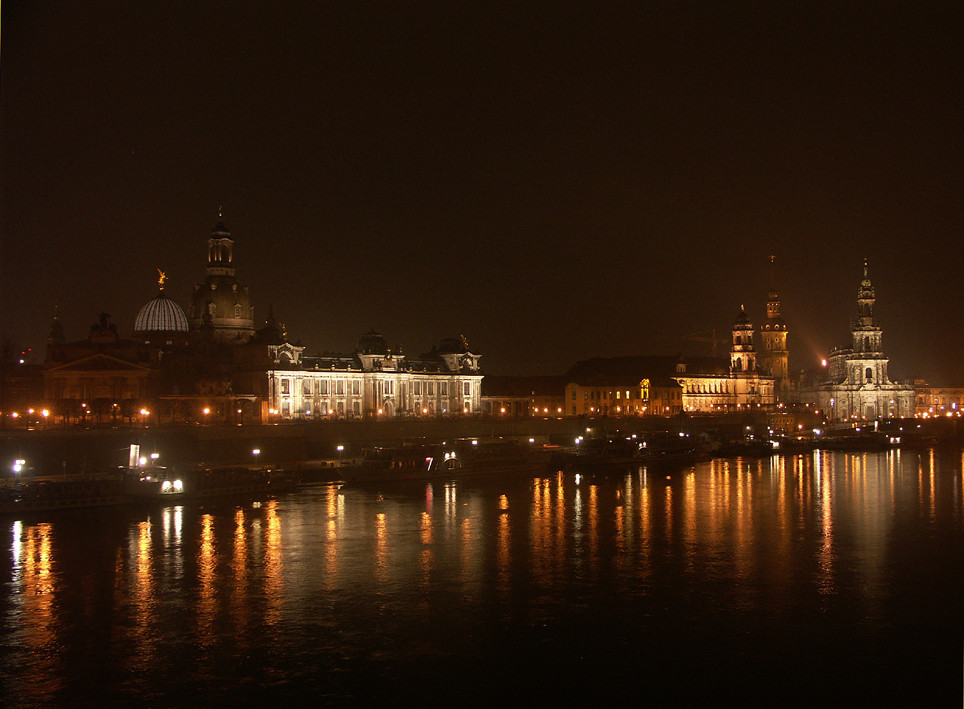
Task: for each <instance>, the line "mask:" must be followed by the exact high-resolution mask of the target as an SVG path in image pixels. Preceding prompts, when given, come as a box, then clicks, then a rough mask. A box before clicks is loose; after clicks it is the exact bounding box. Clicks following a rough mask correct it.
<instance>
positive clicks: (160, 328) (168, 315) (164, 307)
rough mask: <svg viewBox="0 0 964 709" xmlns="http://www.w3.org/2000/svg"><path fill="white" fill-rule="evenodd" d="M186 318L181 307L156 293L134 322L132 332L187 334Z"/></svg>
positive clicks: (162, 294)
mask: <svg viewBox="0 0 964 709" xmlns="http://www.w3.org/2000/svg"><path fill="white" fill-rule="evenodd" d="M187 329H188V327H187V316H186V315H185V314H184V311H183V310H182V309H181V306H180V305H178V304H177V303H175V302H174V301H173V300H171V299H170V298H168V297H167V296H166V295H164V293H163V292H162V293H158V294H157V296H156V297H155V298H152V299H151V300H149V301H147V303H146V304H145V305H144V307H143V308H141V311H140V312H139V313H138V314H137V318H136V319H135V320H134V332H137V333H141V332H187Z"/></svg>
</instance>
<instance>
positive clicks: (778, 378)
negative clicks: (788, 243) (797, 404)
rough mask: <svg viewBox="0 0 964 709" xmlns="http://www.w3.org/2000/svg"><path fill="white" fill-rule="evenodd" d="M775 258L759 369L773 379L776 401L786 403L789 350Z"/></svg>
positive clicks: (772, 265)
mask: <svg viewBox="0 0 964 709" xmlns="http://www.w3.org/2000/svg"><path fill="white" fill-rule="evenodd" d="M775 260H776V257H775V256H770V292H769V293H768V294H767V317H766V320H764V321H763V324H762V325H761V327H760V341H761V345H762V346H761V347H760V354H759V360H760V369H761V370H762V371H763V372H764V373H765V374H769V375H770V376H771V377H773V386H774V392H775V394H776V399H777V401H786V400H787V398H788V397H789V394H790V369H789V350H788V349H787V324H786V321H784V319H783V317H782V316H781V315H780V292H779V291H778V290H777V288H776V280H775V276H774V272H773V271H774V262H775Z"/></svg>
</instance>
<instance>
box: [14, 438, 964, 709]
mask: <svg viewBox="0 0 964 709" xmlns="http://www.w3.org/2000/svg"><path fill="white" fill-rule="evenodd" d="M0 533H2V539H3V542H2V544H0V549H2V561H0V582H2V592H0V594H2V595H0V613H2V616H0V622H2V625H0V630H2V641H0V683H2V687H0V690H2V692H0V697H2V698H0V703H5V704H7V705H11V706H29V705H47V704H68V703H70V704H73V703H86V704H107V705H118V704H120V705H126V704H135V703H147V704H150V705H154V706H168V705H180V706H194V705H223V704H256V705H266V704H267V703H269V702H272V701H283V702H289V701H292V700H297V701H299V702H309V701H310V702H311V703H313V704H326V703H338V704H349V703H356V704H357V703H362V704H369V703H373V702H376V701H378V702H392V703H397V704H399V705H401V706H410V705H436V706H437V705H443V706H450V705H456V704H470V705H482V704H485V705H498V704H506V705H507V706H511V705H512V704H513V703H514V701H515V699H516V698H517V697H521V698H523V699H524V700H527V701H529V702H530V703H534V702H539V703H541V702H543V701H552V702H554V703H556V704H558V705H560V706H568V705H571V704H575V703H584V702H588V701H606V702H619V703H628V702H632V703H633V704H642V703H649V704H657V705H666V704H673V705H676V704H680V703H682V704H685V703H688V702H690V701H693V700H700V701H708V702H709V703H711V704H721V703H727V704H729V703H731V702H733V701H740V702H750V703H755V704H768V705H787V704H795V703H797V702H798V701H800V700H804V701H809V702H820V703H821V704H829V705H837V704H842V703H846V702H861V701H864V700H866V699H868V698H874V699H883V700H886V701H887V703H888V704H890V703H891V702H894V701H898V700H900V701H913V702H915V703H923V704H928V705H933V703H934V702H936V701H939V702H940V703H941V704H943V703H944V702H945V701H947V702H953V704H952V705H953V706H960V701H961V688H962V658H964V649H962V640H964V603H962V601H964V496H962V473H961V453H960V452H958V451H955V452H953V453H945V454H940V453H935V452H926V453H923V454H920V455H918V454H917V453H912V452H907V451H904V452H892V453H879V454H878V453H874V454H859V455H848V454H842V453H835V454H826V453H824V454H814V455H806V456H799V457H787V458H773V459H765V460H728V461H727V460H716V461H713V462H707V463H701V464H699V465H697V466H696V467H695V468H687V469H684V470H663V469H658V470H656V469H649V470H647V469H641V470H638V471H635V472H632V473H628V474H625V475H623V474H618V475H610V476H607V477H591V478H585V477H584V478H581V479H579V480H577V479H576V478H575V476H574V475H572V474H567V475H563V474H561V473H559V474H554V475H550V476H547V477H545V478H540V479H534V480H533V479H525V480H511V479H510V480H502V479H487V480H483V481H460V482H458V483H450V484H445V485H431V486H424V485H409V486H406V487H397V488H394V489H384V490H374V489H348V488H342V489H338V488H337V487H335V486H319V487H313V488H306V489H303V490H301V491H299V492H297V493H294V494H291V495H289V496H285V497H281V498H278V499H273V500H266V501H263V502H261V503H254V504H252V503H251V502H247V503H245V504H243V505H234V504H230V503H225V504H220V505H210V506H209V505H205V506H203V507H199V506H184V507H171V508H164V509H152V510H143V511H140V512H138V511H132V510H124V511H122V510H113V511H109V512H105V511H103V510H101V511H96V512H94V511H88V512H82V513H69V514H60V515H59V516H56V517H51V518H49V519H37V520H31V519H24V520H20V521H12V520H7V521H4V522H3V523H2V526H0Z"/></svg>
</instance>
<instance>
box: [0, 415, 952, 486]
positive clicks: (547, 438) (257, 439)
mask: <svg viewBox="0 0 964 709" xmlns="http://www.w3.org/2000/svg"><path fill="white" fill-rule="evenodd" d="M815 424H816V422H813V423H811V422H806V423H805V424H800V425H804V426H805V427H806V426H809V425H815ZM958 424H959V421H958V420H957V419H952V420H929V421H918V420H915V419H908V420H905V421H895V422H886V424H885V425H884V426H883V428H885V429H887V430H895V431H896V430H898V429H899V428H900V427H904V428H905V429H906V430H913V431H915V432H917V433H919V434H920V435H927V436H931V437H933V438H935V439H936V440H938V441H944V442H948V443H950V444H960V443H961V442H962V437H961V435H960V432H959V426H958ZM768 425H773V417H772V415H770V416H768V415H767V414H764V413H753V414H747V413H744V414H731V415H724V416H702V417H697V416H685V415H684V416H677V417H673V418H662V417H647V418H608V417H601V418H596V419H590V418H526V419H501V418H481V417H480V418H474V417H473V418H466V417H458V418H450V419H443V418H438V419H429V420H426V419H397V420H391V421H326V422H313V423H289V424H278V425H270V426H263V425H246V426H179V427H164V426H150V427H147V428H94V429H78V428H73V429H59V428H56V429H55V428H51V429H48V430H34V431H24V430H18V431H10V430H7V431H2V432H0V470H2V475H3V476H8V475H11V474H12V472H11V470H10V464H11V463H13V461H14V460H16V459H23V460H26V461H27V463H26V466H25V473H26V474H28V475H29V474H32V475H58V474H64V475H70V474H74V473H81V472H96V471H102V470H109V469H111V468H114V467H117V466H120V465H126V464H127V462H128V459H129V451H130V446H131V445H132V444H138V445H140V446H141V454H142V455H147V456H149V455H150V454H151V453H157V454H158V455H159V459H158V464H160V465H165V466H167V467H173V468H175V469H179V468H181V467H192V466H194V465H197V464H208V465H248V464H252V463H253V464H260V465H276V466H286V465H292V464H294V463H296V462H300V461H305V460H322V459H335V458H338V457H339V456H345V457H349V456H352V455H355V454H357V453H358V452H360V450H361V448H362V446H366V445H371V444H374V443H384V442H390V441H398V440H406V439H414V438H427V439H430V440H444V439H446V438H469V437H499V436H501V437H506V438H518V439H523V440H527V439H528V438H535V439H536V440H538V441H540V442H552V443H563V444H568V443H570V442H571V441H572V440H573V439H574V438H575V437H576V436H579V435H584V434H585V433H586V430H587V429H592V430H593V432H594V433H596V434H605V433H613V432H615V431H621V432H625V433H642V432H645V431H656V430H671V431H680V432H685V433H688V434H690V435H694V436H698V435H700V434H701V433H710V432H712V433H714V434H719V435H722V436H733V435H739V434H740V433H741V432H743V431H745V430H747V428H748V427H750V428H752V429H754V430H756V431H758V432H764V431H765V430H766V428H767V426H768ZM339 446H341V450H339ZM256 450H257V451H258V453H257V454H255V453H254V452H253V451H256Z"/></svg>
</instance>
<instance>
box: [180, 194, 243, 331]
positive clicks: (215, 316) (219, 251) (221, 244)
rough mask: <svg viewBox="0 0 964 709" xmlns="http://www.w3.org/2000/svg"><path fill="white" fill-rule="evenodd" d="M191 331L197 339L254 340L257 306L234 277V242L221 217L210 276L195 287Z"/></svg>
mask: <svg viewBox="0 0 964 709" xmlns="http://www.w3.org/2000/svg"><path fill="white" fill-rule="evenodd" d="M190 327H191V331H192V332H194V333H195V338H196V339H197V338H199V337H207V338H209V339H214V340H215V341H217V342H225V343H229V344H244V343H245V342H247V341H248V340H250V339H251V338H252V337H254V306H253V305H251V296H250V295H249V294H248V287H247V286H242V285H241V284H239V283H238V279H237V278H236V277H235V275H234V239H232V238H231V232H229V231H228V229H227V227H225V226H224V221H223V220H222V219H221V215H220V213H219V214H218V223H217V224H216V225H215V227H214V229H213V230H212V231H211V236H210V237H208V263H207V276H206V277H205V279H204V282H203V283H198V284H196V285H195V286H194V297H193V298H192V299H191V312H190Z"/></svg>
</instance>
